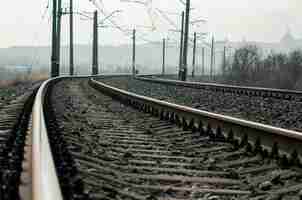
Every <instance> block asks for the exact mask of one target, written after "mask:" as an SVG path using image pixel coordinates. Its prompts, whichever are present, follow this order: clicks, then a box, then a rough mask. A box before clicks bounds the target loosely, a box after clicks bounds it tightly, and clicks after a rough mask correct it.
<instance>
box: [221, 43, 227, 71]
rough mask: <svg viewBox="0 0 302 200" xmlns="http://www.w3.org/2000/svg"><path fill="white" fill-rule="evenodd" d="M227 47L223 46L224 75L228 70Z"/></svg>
mask: <svg viewBox="0 0 302 200" xmlns="http://www.w3.org/2000/svg"><path fill="white" fill-rule="evenodd" d="M225 54H226V47H225V46H224V47H223V65H222V67H223V69H222V75H223V76H224V75H225V71H226V55H225Z"/></svg>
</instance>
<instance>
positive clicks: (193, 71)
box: [192, 32, 196, 77]
mask: <svg viewBox="0 0 302 200" xmlns="http://www.w3.org/2000/svg"><path fill="white" fill-rule="evenodd" d="M195 62H196V32H195V33H194V45H193V61H192V77H194V76H195Z"/></svg>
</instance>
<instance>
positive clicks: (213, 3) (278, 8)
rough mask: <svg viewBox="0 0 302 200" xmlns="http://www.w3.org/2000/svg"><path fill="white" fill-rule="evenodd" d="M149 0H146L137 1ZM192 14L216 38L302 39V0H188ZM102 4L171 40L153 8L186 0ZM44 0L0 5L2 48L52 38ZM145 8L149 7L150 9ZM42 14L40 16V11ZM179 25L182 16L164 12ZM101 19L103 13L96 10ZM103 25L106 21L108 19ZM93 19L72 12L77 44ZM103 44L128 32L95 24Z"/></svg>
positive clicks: (130, 23) (174, 7) (83, 0)
mask: <svg viewBox="0 0 302 200" xmlns="http://www.w3.org/2000/svg"><path fill="white" fill-rule="evenodd" d="M141 1H147V0H141ZM191 1H192V7H193V8H195V9H194V10H193V11H192V19H198V18H200V17H203V18H204V19H207V20H208V22H207V23H206V24H200V26H199V27H197V26H194V27H191V30H192V31H197V32H209V33H210V35H212V34H214V35H215V38H216V39H224V38H226V37H228V38H229V40H232V41H240V40H242V39H243V38H245V39H246V40H253V41H263V42H275V41H279V40H280V38H281V37H282V36H283V35H284V33H285V32H286V30H287V26H289V27H290V29H291V31H292V33H293V35H294V36H295V37H297V38H300V37H301V38H302V13H301V8H302V1H301V0H287V1H286V0H228V1H226V0H208V1H205V0H191ZM63 2H64V5H65V7H66V6H67V5H68V2H69V0H63ZM74 2H75V10H76V11H90V12H91V11H93V10H94V9H95V7H94V6H93V4H92V3H91V2H89V0H74ZM96 2H97V3H98V4H99V5H100V7H101V9H104V10H105V12H107V13H110V12H111V11H113V10H115V9H122V10H123V12H122V13H117V14H116V15H115V17H114V18H113V19H114V21H115V22H116V23H117V24H119V25H121V26H122V27H124V28H125V29H131V28H133V27H137V28H138V29H139V30H138V34H139V35H144V36H143V38H145V39H148V40H152V41H157V40H160V39H161V38H162V37H169V38H171V39H172V40H173V39H174V40H175V39H178V37H179V36H178V34H175V33H173V32H170V31H169V29H174V27H173V26H172V25H170V24H169V23H168V22H167V20H165V18H164V17H163V16H162V15H161V14H160V12H159V11H158V10H157V9H160V10H164V11H170V12H177V13H180V12H181V11H182V10H183V9H184V5H183V4H182V3H181V2H180V0H153V1H152V0H149V1H148V2H152V4H148V5H147V4H146V5H142V4H136V3H125V2H121V0H103V4H101V3H100V2H101V1H100V0H96ZM47 4H48V0H26V1H25V0H23V1H20V0H9V1H5V3H2V5H1V7H0V25H1V26H0V27H1V32H0V47H9V46H21V45H22V46H25V45H30V46H41V45H49V44H50V39H51V34H50V33H51V18H50V12H51V4H50V8H49V9H48V10H47V9H45V8H46V6H47ZM148 10H149V12H148ZM45 11H46V15H45V17H44V18H43V19H42V15H43V13H44V12H45ZM168 16H169V18H171V20H172V21H173V22H174V23H175V24H176V25H177V26H179V24H180V23H179V22H180V16H177V15H168ZM100 18H103V16H102V15H100ZM152 23H153V24H154V27H155V28H156V29H155V30H153V31H152V32H151V31H148V30H146V28H141V27H140V25H145V26H151V25H152ZM106 24H110V23H109V22H108V21H107V23H106ZM91 30H92V21H87V20H84V21H83V20H81V19H80V17H79V16H76V17H75V40H76V43H78V44H90V43H91V39H92V31H91ZM62 31H63V32H62V40H63V42H62V43H63V44H67V41H68V37H69V35H68V17H67V16H65V17H64V18H63V24H62ZM99 37H100V43H101V44H114V45H118V44H123V43H129V42H130V37H129V36H126V35H124V34H122V33H121V32H120V31H119V30H116V29H112V28H107V29H99Z"/></svg>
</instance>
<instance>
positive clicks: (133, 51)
mask: <svg viewBox="0 0 302 200" xmlns="http://www.w3.org/2000/svg"><path fill="white" fill-rule="evenodd" d="M135 35H136V30H135V29H133V35H132V75H133V76H135V74H136V68H135V53H136V51H135V39H136V38H135Z"/></svg>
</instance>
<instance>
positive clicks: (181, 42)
mask: <svg viewBox="0 0 302 200" xmlns="http://www.w3.org/2000/svg"><path fill="white" fill-rule="evenodd" d="M184 18H185V12H184V11H182V12H181V31H180V52H179V68H178V79H181V71H182V58H183V45H184V42H183V40H184V20H185V19H184Z"/></svg>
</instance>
